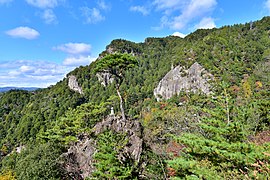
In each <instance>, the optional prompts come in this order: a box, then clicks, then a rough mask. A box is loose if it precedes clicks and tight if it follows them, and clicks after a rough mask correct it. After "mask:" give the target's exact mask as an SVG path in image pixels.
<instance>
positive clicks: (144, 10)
mask: <svg viewBox="0 0 270 180" xmlns="http://www.w3.org/2000/svg"><path fill="white" fill-rule="evenodd" d="M130 11H134V12H140V13H142V14H143V15H144V16H146V15H148V14H149V10H148V9H147V8H146V7H144V6H132V7H130Z"/></svg>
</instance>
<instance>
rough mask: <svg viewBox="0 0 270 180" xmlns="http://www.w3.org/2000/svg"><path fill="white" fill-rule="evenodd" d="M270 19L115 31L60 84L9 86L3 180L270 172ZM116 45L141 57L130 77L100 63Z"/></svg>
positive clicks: (2, 101)
mask: <svg viewBox="0 0 270 180" xmlns="http://www.w3.org/2000/svg"><path fill="white" fill-rule="evenodd" d="M269 24H270V17H264V18H263V19H262V20H259V21H256V22H252V23H246V24H237V25H232V26H224V27H222V28H218V29H216V28H215V29H211V30H197V31H195V32H193V33H192V34H189V35H188V36H187V37H185V38H179V37H174V36H169V37H165V38H146V39H145V41H144V42H142V43H134V42H130V41H127V40H123V39H117V40H113V41H112V42H111V43H110V44H109V45H108V46H107V47H106V49H105V50H104V51H103V52H101V53H100V55H99V58H98V59H97V60H96V61H95V62H93V63H91V64H90V65H89V66H84V67H78V68H76V69H75V70H74V71H72V72H70V73H69V74H68V75H67V77H66V78H65V79H63V80H62V81H60V82H58V83H57V84H56V85H55V86H51V87H49V88H46V89H38V90H35V91H32V92H29V91H24V90H10V91H8V92H4V93H0V172H2V175H0V179H1V178H2V177H5V176H8V175H9V176H12V177H13V176H14V177H16V179H85V178H87V177H89V178H90V179H91V178H99V177H101V178H104V179H110V178H112V177H115V178H116V179H136V178H137V179H166V178H170V177H179V178H198V179H211V178H213V177H215V178H220V179H230V178H231V177H234V178H236V179H243V178H244V177H245V178H246V177H248V178H259V179H260V178H262V179H267V178H270V177H269V174H270V171H269V168H270V167H269V166H270V162H269V155H270V152H269V149H270V148H269V142H270V137H269V135H270V133H269V132H270V128H269V125H270V119H269V114H270V112H269V111H270V98H269V97H270V73H269V69H270V26H269ZM113 53H121V54H122V53H123V54H125V53H127V54H130V56H132V57H134V58H135V59H136V60H137V61H138V64H137V66H135V67H133V68H130V69H128V70H127V71H125V76H124V78H123V81H122V82H121V83H119V82H118V81H117V80H116V79H112V76H111V75H110V74H106V73H105V74H104V73H103V74H102V73H99V75H97V72H96V71H95V69H96V68H97V66H98V65H99V62H101V61H102V59H103V58H104V57H106V56H107V55H108V54H113ZM194 64H195V65H194ZM194 66H196V68H197V69H196V68H195V69H194V68H193V67H194ZM198 68H199V69H198ZM198 72H199V73H198ZM206 74H207V78H206ZM165 77H167V78H165ZM210 77H211V78H210ZM171 79H173V81H170V80H171ZM118 83H119V84H120V86H119V91H120V92H121V94H122V97H123V106H124V108H125V113H126V116H127V120H123V119H122V118H121V113H120V110H121V109H120V108H119V103H120V102H119V101H120V100H119V98H118V96H117V95H118V92H117V90H118V89H117V88H116V87H117V84H118ZM184 83H185V84H186V85H185V86H184V85H183V84H184ZM162 84H163V85H164V86H162ZM195 84H196V86H195ZM201 84H204V85H205V84H206V86H205V87H207V88H209V90H207V93H205V92H204V89H203V88H202V85H201ZM165 85H166V86H165ZM169 86H170V87H172V88H169V89H173V90H170V91H172V92H170V93H169V94H170V96H169V98H167V96H164V97H162V96H155V94H154V91H156V90H155V88H157V87H159V89H162V92H161V95H162V94H166V93H167V92H166V91H167V90H168V88H167V87H169ZM157 100H158V101H157ZM111 107H113V111H114V113H112V109H111ZM110 114H111V115H110ZM112 114H113V117H114V118H113V119H112ZM263 136H264V137H263ZM18 147H19V149H22V151H21V152H20V153H18V152H16V150H17V151H18ZM80 147H84V148H85V149H80ZM74 149H77V150H76V151H75V150H74ZM83 157H86V158H83ZM82 159H84V160H85V161H83V160H82ZM83 163H84V164H85V165H82V164H83ZM25 167H28V168H25Z"/></svg>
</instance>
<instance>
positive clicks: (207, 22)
mask: <svg viewBox="0 0 270 180" xmlns="http://www.w3.org/2000/svg"><path fill="white" fill-rule="evenodd" d="M215 27H216V24H215V22H214V19H213V18H210V17H205V18H203V19H202V20H201V21H200V22H199V24H197V25H196V26H195V29H212V28H215Z"/></svg>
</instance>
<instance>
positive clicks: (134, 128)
mask: <svg viewBox="0 0 270 180" xmlns="http://www.w3.org/2000/svg"><path fill="white" fill-rule="evenodd" d="M106 129H111V130H113V131H115V132H117V133H125V134H126V135H127V138H128V140H129V143H128V144H129V146H126V147H124V150H123V153H125V155H128V156H129V158H131V159H133V160H135V161H137V162H139V161H140V156H141V153H142V143H143V140H142V126H141V124H140V122H139V121H136V120H123V119H122V118H120V117H113V116H110V117H109V118H107V119H106V120H104V121H102V122H99V123H97V124H96V126H95V127H94V131H95V134H96V135H97V134H99V133H101V132H103V131H104V130H106ZM120 157H121V154H120ZM122 157H124V156H122Z"/></svg>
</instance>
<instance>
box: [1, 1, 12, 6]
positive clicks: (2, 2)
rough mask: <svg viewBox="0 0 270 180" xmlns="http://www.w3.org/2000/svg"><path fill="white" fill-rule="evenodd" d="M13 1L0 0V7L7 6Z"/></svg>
mask: <svg viewBox="0 0 270 180" xmlns="http://www.w3.org/2000/svg"><path fill="white" fill-rule="evenodd" d="M12 1H13V0H0V5H1V4H8V3H10V2H12Z"/></svg>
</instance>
